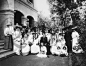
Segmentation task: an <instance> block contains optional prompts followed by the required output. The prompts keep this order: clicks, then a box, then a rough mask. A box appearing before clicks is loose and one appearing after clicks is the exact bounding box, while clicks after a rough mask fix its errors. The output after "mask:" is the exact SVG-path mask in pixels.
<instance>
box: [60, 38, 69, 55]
mask: <svg viewBox="0 0 86 66" xmlns="http://www.w3.org/2000/svg"><path fill="white" fill-rule="evenodd" d="M65 43H66V42H65V39H64V37H62V38H61V45H62V47H61V54H64V55H65V56H68V52H67V46H66V45H65Z"/></svg>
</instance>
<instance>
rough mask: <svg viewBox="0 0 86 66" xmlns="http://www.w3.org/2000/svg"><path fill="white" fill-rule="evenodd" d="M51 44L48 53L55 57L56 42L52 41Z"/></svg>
mask: <svg viewBox="0 0 86 66" xmlns="http://www.w3.org/2000/svg"><path fill="white" fill-rule="evenodd" d="M51 43H52V44H51V49H50V51H51V53H52V54H53V55H56V54H57V47H56V40H55V39H54V40H53V42H51Z"/></svg>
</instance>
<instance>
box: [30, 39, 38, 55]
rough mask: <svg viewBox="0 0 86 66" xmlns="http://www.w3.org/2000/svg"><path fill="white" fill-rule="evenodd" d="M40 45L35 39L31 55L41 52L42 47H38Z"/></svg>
mask: <svg viewBox="0 0 86 66" xmlns="http://www.w3.org/2000/svg"><path fill="white" fill-rule="evenodd" d="M38 43H39V40H38V39H35V40H34V42H33V45H32V46H31V53H33V54H36V53H39V52H40V47H39V45H37V44H38Z"/></svg>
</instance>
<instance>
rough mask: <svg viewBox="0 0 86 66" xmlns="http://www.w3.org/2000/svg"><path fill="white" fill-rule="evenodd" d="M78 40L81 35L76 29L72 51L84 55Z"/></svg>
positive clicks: (73, 34) (73, 33) (73, 35)
mask: <svg viewBox="0 0 86 66" xmlns="http://www.w3.org/2000/svg"><path fill="white" fill-rule="evenodd" d="M78 40H79V33H78V32H77V31H76V30H75V29H73V32H72V47H73V48H72V51H73V52H74V53H82V52H83V50H82V48H81V46H80V44H79V41H78Z"/></svg>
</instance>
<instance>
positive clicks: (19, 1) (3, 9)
mask: <svg viewBox="0 0 86 66" xmlns="http://www.w3.org/2000/svg"><path fill="white" fill-rule="evenodd" d="M34 6H35V0H0V40H2V39H4V28H5V27H6V24H7V23H8V22H9V21H11V22H12V24H13V25H15V24H16V23H18V24H19V25H24V23H25V22H26V21H28V23H29V27H33V26H34V22H37V21H38V18H37V17H38V12H37V10H36V9H35V7H34Z"/></svg>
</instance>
